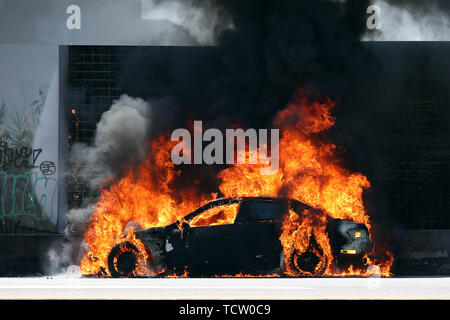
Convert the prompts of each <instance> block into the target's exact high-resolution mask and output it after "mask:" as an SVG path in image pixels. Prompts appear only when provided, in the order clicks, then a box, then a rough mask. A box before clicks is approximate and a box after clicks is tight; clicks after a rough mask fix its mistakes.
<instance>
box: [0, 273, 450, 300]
mask: <svg viewBox="0 0 450 320" xmlns="http://www.w3.org/2000/svg"><path fill="white" fill-rule="evenodd" d="M0 298H1V299H164V300H166V299H450V278H393V279H392V278H389V279H386V278H319V279H317V278H315V279H273V278H271V279H245V278H244V279H242V278H241V279H228V278H227V279H184V278H179V279H92V278H0Z"/></svg>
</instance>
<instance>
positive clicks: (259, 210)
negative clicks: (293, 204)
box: [237, 201, 287, 223]
mask: <svg viewBox="0 0 450 320" xmlns="http://www.w3.org/2000/svg"><path fill="white" fill-rule="evenodd" d="M286 209H287V206H286V204H285V203H282V202H270V201H255V202H247V203H245V204H243V206H242V208H241V212H240V213H239V217H238V220H237V222H239V223H243V222H257V221H267V220H276V219H279V218H280V217H281V216H282V215H283V214H284V213H285V212H286Z"/></svg>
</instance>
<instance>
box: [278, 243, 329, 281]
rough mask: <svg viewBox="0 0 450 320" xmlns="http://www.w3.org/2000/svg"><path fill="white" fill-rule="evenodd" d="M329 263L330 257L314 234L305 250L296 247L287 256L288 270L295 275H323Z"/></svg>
mask: <svg viewBox="0 0 450 320" xmlns="http://www.w3.org/2000/svg"><path fill="white" fill-rule="evenodd" d="M328 265H329V261H328V258H327V257H326V255H325V254H324V252H323V249H322V248H321V247H320V245H319V244H318V243H317V242H316V240H315V238H314V236H311V238H310V241H309V246H308V248H307V249H306V250H305V251H304V252H300V251H299V250H297V249H294V250H293V251H292V252H291V254H290V255H289V256H288V258H287V269H288V270H287V271H288V273H289V274H290V275H291V276H294V277H319V276H322V275H323V274H324V273H325V271H326V270H327V268H328Z"/></svg>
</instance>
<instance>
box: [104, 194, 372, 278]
mask: <svg viewBox="0 0 450 320" xmlns="http://www.w3.org/2000/svg"><path fill="white" fill-rule="evenodd" d="M228 206H235V207H236V210H237V214H236V216H235V218H234V221H233V223H229V224H219V225H207V226H195V227H192V226H191V222H192V221H193V220H194V219H198V217H201V215H202V214H205V212H208V211H209V210H211V209H214V210H217V209H219V212H220V208H222V207H223V208H224V209H226V208H227V207H228ZM305 209H308V210H310V211H311V212H314V210H315V211H316V212H317V211H318V210H317V209H313V208H311V207H309V206H308V205H306V204H304V203H301V202H299V201H296V200H290V199H283V198H273V197H239V198H227V199H218V200H214V201H211V202H209V203H208V204H206V205H204V206H202V207H200V208H198V209H197V210H195V211H193V212H191V213H190V214H188V215H187V216H185V217H184V218H183V219H182V220H181V221H177V222H175V223H173V224H171V225H168V226H166V227H157V228H150V229H146V230H141V231H137V232H136V234H135V236H136V238H137V239H139V240H140V241H141V242H142V243H143V244H144V245H145V248H146V250H147V252H146V255H145V256H146V257H147V258H146V263H147V264H148V266H149V268H150V269H151V274H153V275H156V274H162V275H164V274H177V273H178V274H179V273H182V272H183V271H184V270H185V268H188V270H189V275H190V276H203V275H225V274H237V273H246V274H258V275H262V274H267V273H280V274H281V273H283V270H284V268H285V267H286V266H285V263H286V259H285V257H284V255H283V248H282V245H281V242H280V239H279V238H280V234H281V232H282V231H281V226H282V222H283V217H284V215H285V214H286V213H287V212H288V211H289V210H293V211H294V212H295V213H297V214H301V212H303V210H305ZM327 234H328V237H329V239H330V246H331V249H332V254H333V258H334V263H335V266H336V267H337V268H339V267H346V266H348V265H362V264H363V263H364V261H363V260H364V255H365V254H366V253H368V252H370V251H371V249H372V244H371V241H370V239H369V232H368V229H367V227H366V226H365V225H364V224H361V223H355V222H352V221H347V220H340V219H333V218H328V222H327ZM310 246H316V247H318V249H319V250H315V251H314V252H315V253H313V251H308V250H307V251H308V252H293V254H292V256H291V257H289V259H287V261H288V263H292V265H293V266H294V269H295V271H296V272H295V276H311V275H313V276H320V275H322V274H323V273H324V272H325V269H326V267H327V266H328V263H329V262H328V261H326V258H325V257H324V256H323V255H322V256H321V254H320V252H321V249H320V246H318V244H317V242H316V241H315V239H314V237H313V236H312V237H311V239H310ZM317 252H319V254H318V253H317ZM140 255H142V252H139V250H138V248H137V247H136V246H135V245H133V244H132V243H130V242H122V243H120V244H118V245H116V246H115V247H114V248H113V249H112V250H111V252H110V254H109V257H108V268H109V271H110V273H111V275H112V276H113V277H132V276H136V275H137V273H136V270H137V267H138V263H139V262H138V261H139V256H140ZM324 259H325V260H324ZM319 264H320V265H321V267H320V268H319V267H317V266H318V265H319Z"/></svg>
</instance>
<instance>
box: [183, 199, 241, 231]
mask: <svg viewBox="0 0 450 320" xmlns="http://www.w3.org/2000/svg"><path fill="white" fill-rule="evenodd" d="M238 208H239V203H233V204H228V205H222V206H217V207H214V208H211V209H208V210H206V211H204V212H202V213H200V214H199V215H198V216H196V217H195V218H194V219H192V220H191V221H190V223H189V224H190V226H191V227H206V226H216V225H223V224H233V223H234V220H235V219H236V214H237V212H238Z"/></svg>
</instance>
